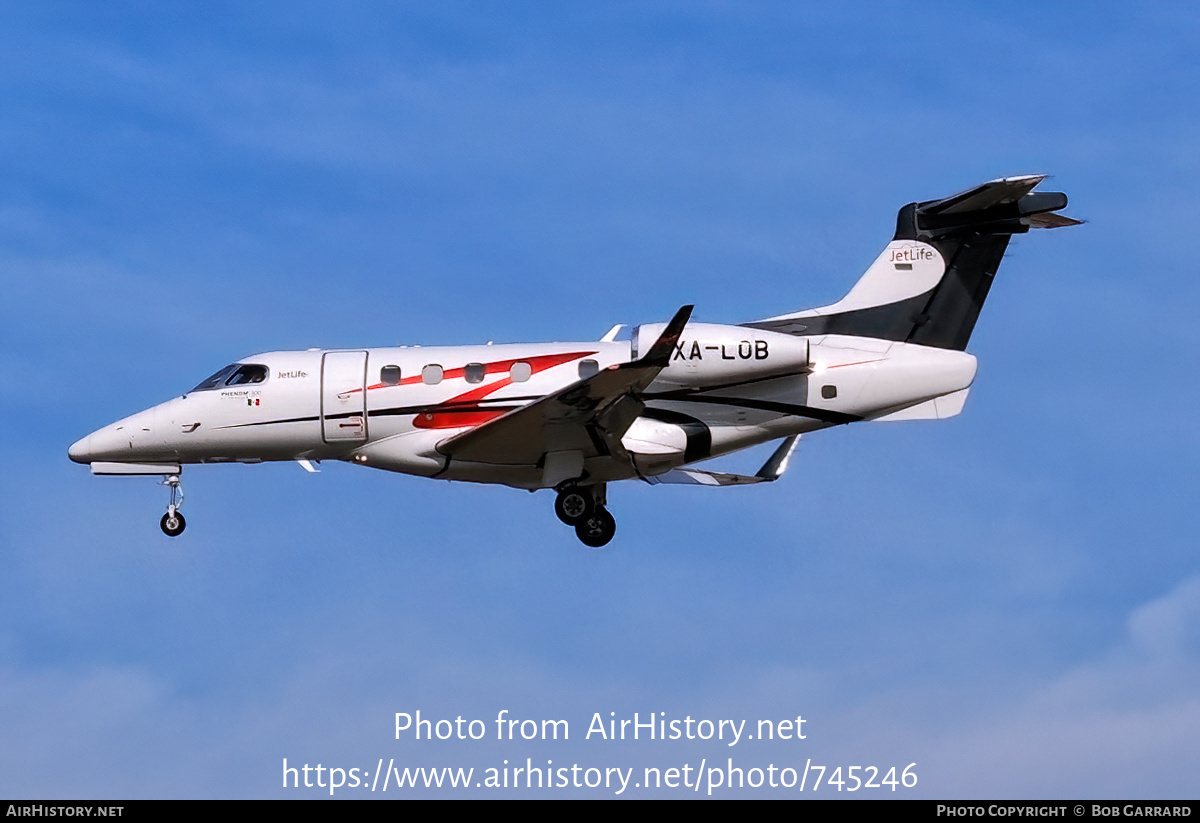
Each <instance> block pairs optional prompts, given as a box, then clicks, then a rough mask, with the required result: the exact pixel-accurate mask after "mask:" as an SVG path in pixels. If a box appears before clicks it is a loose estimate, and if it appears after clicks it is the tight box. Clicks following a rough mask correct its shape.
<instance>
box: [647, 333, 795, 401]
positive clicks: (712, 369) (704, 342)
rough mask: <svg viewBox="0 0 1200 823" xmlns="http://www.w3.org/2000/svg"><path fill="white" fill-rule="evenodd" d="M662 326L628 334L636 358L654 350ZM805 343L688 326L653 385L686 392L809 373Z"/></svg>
mask: <svg viewBox="0 0 1200 823" xmlns="http://www.w3.org/2000/svg"><path fill="white" fill-rule="evenodd" d="M664 328H666V324H665V323H647V324H645V325H642V326H638V327H637V328H635V329H634V330H633V351H634V357H635V358H636V357H637V356H638V355H639V354H644V353H645V352H646V350H647V349H649V348H650V346H651V345H653V343H654V341H655V340H657V339H658V336H659V335H660V334H662V331H663V329H664ZM808 367H809V353H808V340H807V338H804V337H795V336H793V335H790V334H780V333H778V332H771V331H765V330H763V329H751V328H746V327H745V326H724V325H720V324H717V323H688V324H687V326H685V327H684V329H683V334H682V335H681V336H680V338H679V343H678V344H677V345H676V346H675V351H674V352H673V353H672V354H671V362H670V364H669V365H668V366H667V367H666V368H665V369H663V370H662V372H660V373H659V375H658V380H661V381H664V382H667V383H676V384H678V385H687V386H712V385H718V384H721V383H731V382H743V381H746V380H754V379H757V378H762V377H776V376H782V375H785V374H803V373H804V372H806V371H808Z"/></svg>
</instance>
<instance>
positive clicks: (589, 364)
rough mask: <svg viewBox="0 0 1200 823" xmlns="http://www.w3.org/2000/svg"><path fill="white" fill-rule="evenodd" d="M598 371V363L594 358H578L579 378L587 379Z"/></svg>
mask: <svg viewBox="0 0 1200 823" xmlns="http://www.w3.org/2000/svg"><path fill="white" fill-rule="evenodd" d="M599 371H600V364H599V363H597V362H596V361H595V360H590V359H589V360H580V361H579V379H580V380H587V379H588V378H589V377H591V376H592V375H593V374H596V373H597V372H599Z"/></svg>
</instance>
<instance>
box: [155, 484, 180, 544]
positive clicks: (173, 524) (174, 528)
mask: <svg viewBox="0 0 1200 823" xmlns="http://www.w3.org/2000/svg"><path fill="white" fill-rule="evenodd" d="M163 485H164V486H168V487H170V489H171V502H170V503H168V504H167V513H166V514H164V515H163V516H162V519H161V520H159V521H158V527H159V528H160V529H162V530H163V534H165V535H166V536H167V537H178V536H179V535H181V534H183V530H184V529H185V528H186V527H187V521H186V520H184V519H183V512H181V511H180V510H179V509H180V507H181V506H182V505H183V484H182V483H181V482H180V480H179V475H177V474H169V475H167V476H166V477H165V478H163Z"/></svg>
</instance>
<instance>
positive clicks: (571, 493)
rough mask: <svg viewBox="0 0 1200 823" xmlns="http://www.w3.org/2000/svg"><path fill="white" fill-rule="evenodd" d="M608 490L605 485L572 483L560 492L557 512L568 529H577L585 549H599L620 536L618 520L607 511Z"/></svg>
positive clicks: (556, 501) (555, 508) (556, 504)
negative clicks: (572, 527) (615, 536)
mask: <svg viewBox="0 0 1200 823" xmlns="http://www.w3.org/2000/svg"><path fill="white" fill-rule="evenodd" d="M606 491H607V489H606V488H605V485H604V484H603V483H597V484H595V485H594V486H576V485H574V484H569V485H566V486H563V487H562V488H560V489H559V491H558V497H556V498H555V499H554V513H555V514H556V515H558V519H559V520H561V521H562V522H564V523H566V524H567V525H568V526H574V527H575V536H576V537H578V538H579V540H580V542H582V543H583V544H584V545H585V546H590V547H592V548H593V549H598V548H600V547H601V546H605V545H607V544H608V543H609V541H610V540H612V539H613V535H614V534H616V533H617V521H616V519H615V518H614V517H613V516H612V515H611V514H609V512H608V509H607V508H605V503H607V502H608V495H607V494H606Z"/></svg>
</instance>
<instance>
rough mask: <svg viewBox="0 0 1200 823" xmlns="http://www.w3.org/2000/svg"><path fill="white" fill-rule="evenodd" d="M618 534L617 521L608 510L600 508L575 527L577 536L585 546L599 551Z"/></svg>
mask: <svg viewBox="0 0 1200 823" xmlns="http://www.w3.org/2000/svg"><path fill="white" fill-rule="evenodd" d="M616 533H617V521H616V518H614V517H613V516H612V515H611V514H609V513H608V509H606V508H603V507H598V508H597V509H596V510H595V511H594V512H592V515H591V516H590V517H588V518H586V519H584V520H583V521H582V522H580V523H579V524H578V525H576V526H575V536H576V537H578V538H579V541H580V542H581V543H583V545H585V546H591V547H592V548H593V549H598V548H600V547H601V546H607V545H608V542H609V541H610V540H612V539H613V535H615V534H616Z"/></svg>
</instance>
